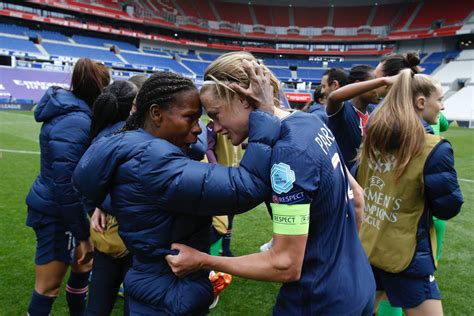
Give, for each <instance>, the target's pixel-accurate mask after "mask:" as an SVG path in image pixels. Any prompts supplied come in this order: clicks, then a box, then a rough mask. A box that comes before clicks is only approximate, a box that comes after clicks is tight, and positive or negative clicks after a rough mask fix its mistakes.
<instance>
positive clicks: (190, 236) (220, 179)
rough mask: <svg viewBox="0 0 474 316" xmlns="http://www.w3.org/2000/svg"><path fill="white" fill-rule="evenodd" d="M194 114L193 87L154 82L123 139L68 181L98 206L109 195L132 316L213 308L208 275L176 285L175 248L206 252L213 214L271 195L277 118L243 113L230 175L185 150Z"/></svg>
mask: <svg viewBox="0 0 474 316" xmlns="http://www.w3.org/2000/svg"><path fill="white" fill-rule="evenodd" d="M255 87H256V89H257V88H258V87H259V85H256V86H255ZM270 89H271V87H270ZM257 91H260V92H262V90H258V89H257ZM263 92H266V93H263V96H262V93H260V94H259V95H258V96H257V97H258V98H257V101H258V100H261V102H255V105H256V106H258V107H259V108H263V109H265V110H266V111H268V112H271V113H272V111H273V98H272V91H270V92H268V91H267V90H263ZM200 115H201V102H200V99H199V92H198V91H197V89H196V87H195V86H194V84H193V83H192V81H191V80H189V79H187V78H184V77H182V76H180V75H177V74H174V73H170V72H160V73H156V74H154V75H153V76H151V77H150V78H149V79H148V80H147V81H146V82H145V83H144V85H143V87H142V89H141V90H140V92H139V93H138V95H137V111H136V112H135V113H134V114H133V115H132V116H131V117H130V118H129V119H128V120H127V123H126V125H125V131H124V132H122V133H119V134H115V135H112V136H111V137H109V138H108V139H102V140H99V141H98V142H96V143H95V144H93V145H92V146H91V147H90V148H89V150H88V151H87V152H86V154H85V155H84V157H83V158H82V160H81V162H80V163H79V165H78V167H77V168H76V171H75V173H74V177H73V178H74V183H75V185H76V187H77V188H78V189H79V190H80V191H81V193H82V194H83V195H85V196H86V197H87V198H89V199H90V200H92V201H95V202H96V204H99V203H102V201H103V200H104V198H105V196H106V195H107V193H108V192H110V194H111V201H112V208H113V210H114V212H115V214H116V217H117V220H118V223H119V233H120V236H121V237H122V239H123V241H124V243H125V245H126V246H127V248H128V250H129V251H130V252H131V253H132V254H133V263H132V268H131V269H130V270H129V271H128V272H127V275H126V277H125V281H124V285H125V291H126V293H127V295H128V296H129V307H130V312H131V313H132V314H144V315H156V314H171V315H196V314H204V313H206V312H207V310H208V307H209V306H210V305H211V303H212V302H213V300H214V291H213V287H212V285H211V283H210V281H209V273H208V272H204V271H198V272H196V273H193V274H191V275H189V276H188V277H186V278H182V279H179V278H177V277H176V276H175V275H174V274H173V273H172V271H171V270H170V268H169V266H168V265H167V263H166V260H165V255H167V254H171V253H173V252H172V251H171V250H170V246H171V243H172V242H181V243H184V244H187V245H190V246H193V247H195V248H197V249H200V250H202V251H206V252H208V251H209V246H210V244H209V238H210V232H211V230H210V227H211V216H212V215H217V214H228V213H229V212H230V211H229V210H232V211H233V212H235V213H237V212H244V211H246V210H249V209H251V208H252V207H254V206H256V205H258V204H259V203H261V202H262V201H263V199H264V198H265V196H266V195H267V194H268V190H269V183H268V174H269V172H270V156H271V152H272V151H271V145H273V144H274V142H275V141H276V140H277V138H278V136H279V133H280V123H279V121H278V119H277V118H275V117H273V116H272V115H269V114H268V113H263V112H261V111H251V112H249V115H250V126H249V145H248V147H247V151H246V154H245V156H244V158H243V159H242V162H241V164H240V167H239V168H229V167H224V166H219V165H211V164H208V163H201V162H197V161H194V160H192V159H190V158H189V156H188V154H187V152H188V150H189V146H190V145H191V144H193V143H196V141H197V138H198V135H199V134H200V133H201V132H202V131H201V128H200V127H199V124H198V121H199V117H200Z"/></svg>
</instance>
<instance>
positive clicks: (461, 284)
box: [0, 111, 474, 315]
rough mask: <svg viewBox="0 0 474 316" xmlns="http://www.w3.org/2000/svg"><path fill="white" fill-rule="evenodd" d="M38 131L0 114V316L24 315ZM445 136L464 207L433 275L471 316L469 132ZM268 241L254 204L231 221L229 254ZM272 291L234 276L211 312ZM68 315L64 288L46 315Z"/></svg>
mask: <svg viewBox="0 0 474 316" xmlns="http://www.w3.org/2000/svg"><path fill="white" fill-rule="evenodd" d="M39 130H40V125H39V124H37V123H35V122H34V119H33V115H32V113H31V112H14V111H0V154H1V158H0V315H24V314H25V312H26V309H27V305H28V302H29V298H30V295H31V291H32V289H33V286H34V268H33V267H34V266H33V262H34V261H33V259H34V251H35V236H34V232H33V230H32V229H30V228H29V227H27V226H25V219H26V205H25V202H24V199H25V196H26V194H27V192H28V190H29V188H30V186H31V184H32V182H33V180H34V179H35V177H36V175H37V174H38V172H39V158H40V156H39V155H38V154H37V152H38V150H39V144H38V134H39ZM443 136H444V137H446V138H447V139H449V140H450V141H451V143H452V145H453V147H454V153H455V156H456V169H457V171H458V177H459V178H460V184H461V187H462V191H463V194H464V199H465V203H464V206H463V209H462V211H461V214H460V215H459V216H457V217H456V218H454V219H453V220H451V221H449V222H448V223H447V226H446V236H445V244H444V247H443V252H442V256H441V262H440V265H439V270H438V271H437V273H436V277H437V280H438V283H439V286H440V289H441V293H442V296H443V306H444V310H445V314H446V315H474V303H473V302H472V295H473V293H474V269H473V268H472V263H473V262H474V234H473V233H472V229H473V228H472V227H474V215H473V213H472V211H473V210H474V206H473V205H474V160H473V159H474V130H468V129H461V128H451V129H450V130H449V131H448V132H446V133H444V134H443ZM10 151H24V152H23V153H17V152H10ZM270 237H271V222H270V220H269V217H268V214H267V212H266V210H265V208H264V207H257V208H256V209H255V210H253V211H250V212H248V213H246V214H243V215H239V216H237V217H236V219H235V221H234V230H233V238H232V250H233V252H234V254H236V255H243V254H247V253H251V252H256V251H258V248H259V246H260V245H261V244H263V243H264V242H266V241H268V240H269V238H270ZM278 288H279V284H277V283H264V282H257V281H251V280H245V279H242V278H238V277H236V278H234V281H233V283H232V284H231V286H230V287H229V288H228V289H227V290H226V291H224V292H223V294H222V295H221V297H220V302H219V304H218V306H217V308H216V309H214V310H213V311H212V312H211V315H270V314H271V310H272V306H273V304H274V302H275V297H276V294H277V291H278ZM117 302H118V303H117V304H116V305H117V306H116V308H115V309H114V313H113V314H114V315H122V308H123V301H122V300H121V299H119V300H118V301H117ZM67 314H68V311H67V305H66V300H65V295H64V291H62V292H61V294H60V296H59V298H58V299H57V300H56V302H55V304H54V307H53V312H52V315H67Z"/></svg>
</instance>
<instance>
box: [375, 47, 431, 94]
mask: <svg viewBox="0 0 474 316" xmlns="http://www.w3.org/2000/svg"><path fill="white" fill-rule="evenodd" d="M419 65H420V57H418V54H417V53H415V52H410V53H406V54H389V55H385V56H383V57H382V59H380V62H379V64H378V65H377V67H376V68H375V71H374V74H375V78H381V77H391V76H395V75H398V74H399V73H400V71H402V70H403V69H411V70H412V71H413V73H415V74H417V73H420V72H421V70H422V69H421V68H420V66H419ZM389 88H390V87H388V86H382V87H380V88H378V89H377V92H378V94H379V96H380V97H381V98H384V97H385V96H386V95H387V93H388V89H389Z"/></svg>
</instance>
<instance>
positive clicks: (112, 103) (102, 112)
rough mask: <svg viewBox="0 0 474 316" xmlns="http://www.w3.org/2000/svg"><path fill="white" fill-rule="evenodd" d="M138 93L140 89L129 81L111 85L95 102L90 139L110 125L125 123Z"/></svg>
mask: <svg viewBox="0 0 474 316" xmlns="http://www.w3.org/2000/svg"><path fill="white" fill-rule="evenodd" d="M137 92H138V88H137V87H136V86H135V85H134V84H133V83H131V82H128V81H115V82H114V83H112V84H111V85H109V86H108V87H107V88H106V89H105V91H104V93H102V94H100V95H99V97H98V98H97V99H96V100H95V102H94V106H93V110H92V111H93V113H92V123H91V130H90V134H89V136H90V139H93V138H95V137H96V136H97V134H99V133H100V131H102V130H103V129H104V128H105V127H107V126H108V125H111V124H114V123H117V122H120V121H125V120H126V119H127V118H128V116H129V115H130V109H131V108H132V103H133V100H134V99H135V96H136V95H137Z"/></svg>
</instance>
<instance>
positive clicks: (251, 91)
mask: <svg viewBox="0 0 474 316" xmlns="http://www.w3.org/2000/svg"><path fill="white" fill-rule="evenodd" d="M242 67H243V68H244V70H245V72H246V73H247V75H248V76H249V79H250V85H249V87H248V88H247V89H244V88H242V87H241V86H239V85H238V84H237V83H231V84H229V88H231V89H233V90H234V91H236V92H237V93H238V94H239V95H240V96H241V97H244V98H245V99H246V100H247V101H248V102H249V103H250V105H252V106H253V107H254V108H256V109H259V110H261V111H265V112H269V113H271V114H273V112H274V109H275V106H274V103H273V98H274V97H273V86H272V84H271V79H270V78H271V77H270V72H268V71H266V70H265V68H264V67H263V66H261V65H259V64H257V63H256V62H255V61H248V60H243V61H242Z"/></svg>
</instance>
